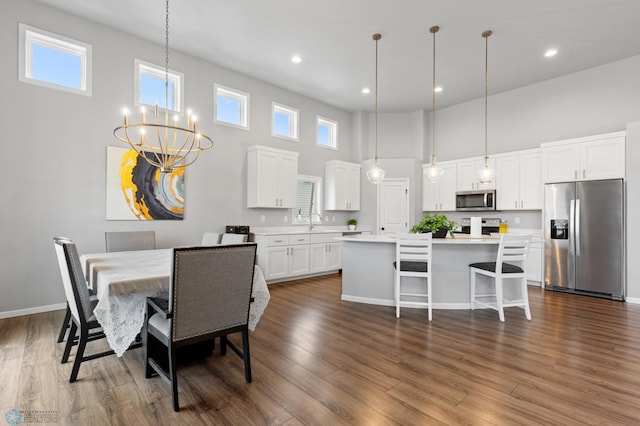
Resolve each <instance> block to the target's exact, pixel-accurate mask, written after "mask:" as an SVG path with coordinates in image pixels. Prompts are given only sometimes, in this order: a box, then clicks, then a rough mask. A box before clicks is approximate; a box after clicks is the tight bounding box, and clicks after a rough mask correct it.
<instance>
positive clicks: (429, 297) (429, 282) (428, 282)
mask: <svg viewBox="0 0 640 426" xmlns="http://www.w3.org/2000/svg"><path fill="white" fill-rule="evenodd" d="M427 303H428V304H429V305H428V306H427V309H428V310H429V322H431V305H432V303H431V278H430V277H429V278H427Z"/></svg>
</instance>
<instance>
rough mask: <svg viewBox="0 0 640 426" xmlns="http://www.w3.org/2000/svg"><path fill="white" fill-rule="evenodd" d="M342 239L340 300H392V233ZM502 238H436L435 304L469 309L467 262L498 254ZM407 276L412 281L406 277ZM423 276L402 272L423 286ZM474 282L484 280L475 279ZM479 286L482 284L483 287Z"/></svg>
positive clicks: (390, 302) (387, 303)
mask: <svg viewBox="0 0 640 426" xmlns="http://www.w3.org/2000/svg"><path fill="white" fill-rule="evenodd" d="M338 239H339V240H341V241H342V297H341V298H342V300H345V301H351V302H360V303H369V304H374V305H385V306H394V304H395V303H394V300H393V274H394V272H393V262H394V261H395V257H396V237H395V235H363V236H348V237H347V236H345V237H342V238H338ZM499 244H500V238H496V237H488V236H487V237H484V238H469V237H468V236H462V235H461V236H457V237H456V238H434V239H433V254H432V259H431V263H432V267H433V270H432V276H433V287H432V292H433V294H432V298H433V307H434V308H436V309H469V264H470V263H474V262H491V261H495V260H496V255H497V252H498V246H499ZM408 280H411V281H412V282H410V281H408ZM424 282H425V281H424V279H419V278H403V285H404V283H407V284H408V285H409V286H416V288H417V286H422V287H421V288H424ZM477 285H478V286H483V285H486V281H482V280H479V282H478V284H477ZM481 289H482V288H481Z"/></svg>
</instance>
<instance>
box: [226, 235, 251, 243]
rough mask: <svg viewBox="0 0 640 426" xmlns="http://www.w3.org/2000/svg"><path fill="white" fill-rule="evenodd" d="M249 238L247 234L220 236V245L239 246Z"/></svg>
mask: <svg viewBox="0 0 640 426" xmlns="http://www.w3.org/2000/svg"><path fill="white" fill-rule="evenodd" d="M248 238H249V236H248V235H247V234H227V233H224V234H222V239H221V240H220V244H240V243H246V242H247V239H248Z"/></svg>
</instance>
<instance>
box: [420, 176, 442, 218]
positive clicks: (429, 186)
mask: <svg viewBox="0 0 640 426" xmlns="http://www.w3.org/2000/svg"><path fill="white" fill-rule="evenodd" d="M436 210H440V182H437V183H433V182H430V181H429V179H427V176H426V175H425V174H424V173H423V175H422V211H425V212H431V211H436Z"/></svg>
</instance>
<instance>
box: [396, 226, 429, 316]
mask: <svg viewBox="0 0 640 426" xmlns="http://www.w3.org/2000/svg"><path fill="white" fill-rule="evenodd" d="M431 248H432V235H431V233H424V234H406V233H398V234H397V235H396V260H395V262H393V269H394V280H393V294H394V298H395V305H396V318H400V305H402V306H412V307H420V308H427V312H428V314H427V316H428V318H429V321H431V307H432V305H433V303H432V300H431V284H432V279H431V277H432V275H431V270H432V269H433V268H432V264H431ZM402 277H407V278H408V277H417V278H425V279H426V282H425V288H424V291H420V290H418V289H416V287H415V284H416V283H413V284H414V286H413V287H412V288H411V289H409V290H403V287H402V285H403V284H402V282H401V279H402ZM406 288H408V284H407V287H406Z"/></svg>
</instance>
